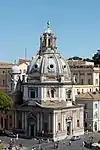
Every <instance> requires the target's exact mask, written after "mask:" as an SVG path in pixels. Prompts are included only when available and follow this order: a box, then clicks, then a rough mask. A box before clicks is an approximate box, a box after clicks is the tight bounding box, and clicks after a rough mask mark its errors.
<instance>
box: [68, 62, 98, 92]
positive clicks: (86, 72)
mask: <svg viewBox="0 0 100 150" xmlns="http://www.w3.org/2000/svg"><path fill="white" fill-rule="evenodd" d="M68 63H69V66H70V69H71V73H72V78H73V77H74V80H75V83H76V84H75V85H73V87H74V92H75V95H77V94H80V93H87V92H96V91H99V82H100V76H99V74H100V69H99V67H95V66H94V63H93V62H86V61H82V60H69V61H68Z"/></svg>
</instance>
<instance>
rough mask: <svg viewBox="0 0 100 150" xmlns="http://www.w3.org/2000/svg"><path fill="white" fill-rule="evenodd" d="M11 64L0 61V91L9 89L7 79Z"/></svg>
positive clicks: (8, 79)
mask: <svg viewBox="0 0 100 150" xmlns="http://www.w3.org/2000/svg"><path fill="white" fill-rule="evenodd" d="M12 66H13V64H10V63H6V62H0V91H3V92H7V93H8V91H9V81H10V75H11V70H12Z"/></svg>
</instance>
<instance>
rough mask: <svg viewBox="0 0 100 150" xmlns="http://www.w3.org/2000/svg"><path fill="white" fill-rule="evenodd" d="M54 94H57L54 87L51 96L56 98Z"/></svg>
mask: <svg viewBox="0 0 100 150" xmlns="http://www.w3.org/2000/svg"><path fill="white" fill-rule="evenodd" d="M54 95H55V90H54V89H52V90H51V97H52V98H54Z"/></svg>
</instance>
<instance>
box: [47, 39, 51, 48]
mask: <svg viewBox="0 0 100 150" xmlns="http://www.w3.org/2000/svg"><path fill="white" fill-rule="evenodd" d="M50 43H51V42H50V39H48V47H50Z"/></svg>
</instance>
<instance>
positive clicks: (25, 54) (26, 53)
mask: <svg viewBox="0 0 100 150" xmlns="http://www.w3.org/2000/svg"><path fill="white" fill-rule="evenodd" d="M26 59H27V49H26V48H25V60H26Z"/></svg>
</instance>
